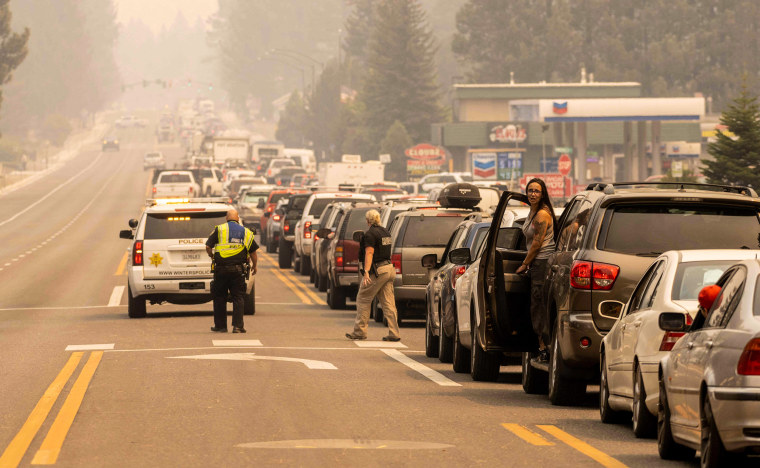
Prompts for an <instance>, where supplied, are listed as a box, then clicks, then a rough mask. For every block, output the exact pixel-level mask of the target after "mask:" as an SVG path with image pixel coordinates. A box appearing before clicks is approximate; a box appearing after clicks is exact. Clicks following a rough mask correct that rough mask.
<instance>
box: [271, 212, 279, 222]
mask: <svg viewBox="0 0 760 468" xmlns="http://www.w3.org/2000/svg"><path fill="white" fill-rule="evenodd" d="M272 219H273V220H275V221H279V220H280V215H278V214H276V215H274V216H272Z"/></svg>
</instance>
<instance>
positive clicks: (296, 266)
mask: <svg viewBox="0 0 760 468" xmlns="http://www.w3.org/2000/svg"><path fill="white" fill-rule="evenodd" d="M293 271H295V272H297V273H300V272H301V256H300V255H298V252H297V251H296V248H295V245H294V246H293Z"/></svg>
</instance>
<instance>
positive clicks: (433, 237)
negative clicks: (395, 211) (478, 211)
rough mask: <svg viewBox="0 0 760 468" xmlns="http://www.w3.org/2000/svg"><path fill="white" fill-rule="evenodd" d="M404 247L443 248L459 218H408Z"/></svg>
mask: <svg viewBox="0 0 760 468" xmlns="http://www.w3.org/2000/svg"><path fill="white" fill-rule="evenodd" d="M408 219H409V221H408V224H407V225H406V232H405V233H404V242H403V243H402V244H401V245H402V246H404V247H445V246H446V243H447V242H448V241H449V238H450V237H451V233H452V232H454V229H456V227H457V225H458V224H459V223H461V222H462V217H461V216H435V215H432V216H409V218H408Z"/></svg>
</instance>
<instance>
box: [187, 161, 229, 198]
mask: <svg viewBox="0 0 760 468" xmlns="http://www.w3.org/2000/svg"><path fill="white" fill-rule="evenodd" d="M194 172H195V173H196V174H197V180H199V181H200V184H201V194H203V196H204V197H220V196H222V193H223V192H224V190H223V185H224V181H223V179H224V176H223V175H222V171H220V170H219V169H217V168H216V167H202V168H200V169H196V170H195V171H194Z"/></svg>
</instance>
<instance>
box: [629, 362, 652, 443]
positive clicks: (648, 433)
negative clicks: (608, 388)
mask: <svg viewBox="0 0 760 468" xmlns="http://www.w3.org/2000/svg"><path fill="white" fill-rule="evenodd" d="M646 399H647V392H646V389H645V388H644V376H643V375H641V366H638V365H637V366H636V371H635V372H634V380H633V435H635V436H636V437H637V438H639V439H644V438H645V439H652V438H654V437H656V436H657V418H656V417H655V416H654V415H653V414H652V413H650V412H649V409H647V404H646Z"/></svg>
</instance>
